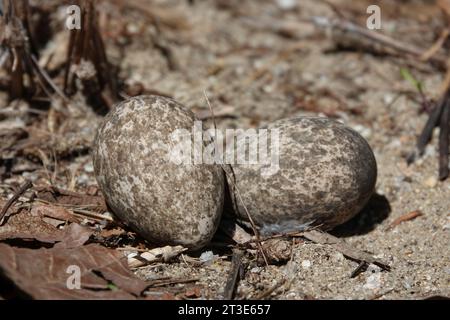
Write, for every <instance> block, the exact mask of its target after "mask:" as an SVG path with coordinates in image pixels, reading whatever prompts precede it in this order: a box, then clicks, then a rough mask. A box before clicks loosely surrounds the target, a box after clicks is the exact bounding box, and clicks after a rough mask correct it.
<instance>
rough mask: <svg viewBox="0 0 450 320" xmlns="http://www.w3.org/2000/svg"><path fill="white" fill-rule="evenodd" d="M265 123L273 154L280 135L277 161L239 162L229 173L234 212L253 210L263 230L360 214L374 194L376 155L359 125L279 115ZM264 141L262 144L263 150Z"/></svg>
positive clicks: (239, 148) (327, 224) (238, 148)
mask: <svg viewBox="0 0 450 320" xmlns="http://www.w3.org/2000/svg"><path fill="white" fill-rule="evenodd" d="M265 129H268V131H267V136H268V137H269V139H268V143H267V145H268V146H267V149H266V150H268V151H267V154H268V156H269V157H270V155H271V154H272V151H274V152H273V154H277V153H276V152H275V151H276V150H277V149H276V148H275V146H276V145H275V144H274V141H275V140H277V141H278V157H277V159H278V162H279V164H278V166H277V165H276V161H272V160H270V161H271V162H272V164H270V163H269V162H266V163H261V161H259V163H258V164H242V163H241V164H239V163H234V164H232V165H231V168H232V171H230V172H228V174H227V180H228V184H229V189H230V196H231V201H232V206H233V208H234V211H235V213H236V214H237V216H238V217H239V218H240V219H242V220H244V221H248V220H249V219H248V214H250V215H251V217H252V219H253V220H254V222H255V224H256V225H258V226H259V227H261V230H262V233H264V234H270V233H277V232H288V231H294V230H299V229H303V228H305V227H307V226H313V225H317V226H320V227H321V228H322V229H324V230H327V229H331V228H333V227H335V226H337V225H339V224H342V223H344V222H345V221H347V220H349V219H350V218H352V217H353V216H355V215H356V214H357V213H358V212H359V211H360V210H361V209H362V208H363V207H364V205H365V204H366V203H367V201H368V200H369V198H370V197H371V195H372V194H373V192H374V189H375V183H376V177H377V165H376V160H375V156H374V154H373V152H372V150H371V148H370V146H369V144H368V143H367V142H366V140H364V138H363V137H362V136H361V135H359V134H358V133H357V132H356V131H354V130H352V129H350V128H348V127H346V126H345V125H343V124H341V123H339V122H337V121H334V120H331V119H328V118H321V117H296V118H291V119H283V120H278V121H276V122H273V123H271V124H269V125H268V126H266V127H265ZM273 129H278V137H279V138H278V139H274V141H271V135H272V134H271V130H273ZM274 131H276V130H274ZM242 139H244V138H243V137H242V136H238V137H237V141H238V142H237V143H236V144H235V148H234V151H235V153H236V154H237V153H238V152H241V153H242V152H245V150H244V149H245V148H248V145H245V144H239V141H242ZM263 146H264V145H259V146H258V149H257V151H256V152H257V153H258V155H259V154H260V153H261V150H263V149H262V148H261V147H263ZM243 148H244V149H243ZM274 148H275V149H274ZM253 151H255V150H254V149H253ZM269 157H268V158H269ZM234 159H235V161H234V162H236V161H237V160H236V156H235V158H234ZM247 159H248V158H247ZM258 160H260V159H259V158H258ZM277 168H278V169H277ZM269 169H270V170H269ZM264 170H266V171H264ZM227 171H229V170H227ZM262 173H264V174H262ZM246 209H247V210H248V214H247V212H246Z"/></svg>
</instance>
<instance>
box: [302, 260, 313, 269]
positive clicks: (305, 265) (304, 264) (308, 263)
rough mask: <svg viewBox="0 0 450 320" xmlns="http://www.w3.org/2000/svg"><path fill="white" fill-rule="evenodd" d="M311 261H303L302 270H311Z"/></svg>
mask: <svg viewBox="0 0 450 320" xmlns="http://www.w3.org/2000/svg"><path fill="white" fill-rule="evenodd" d="M311 264H312V263H311V261H309V260H303V261H302V268H303V269H309V268H310V267H311Z"/></svg>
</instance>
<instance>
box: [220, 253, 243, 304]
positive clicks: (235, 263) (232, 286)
mask: <svg viewBox="0 0 450 320" xmlns="http://www.w3.org/2000/svg"><path fill="white" fill-rule="evenodd" d="M242 256H243V252H242V251H241V250H238V249H235V250H233V257H232V258H231V268H230V273H229V276H228V280H227V283H226V285H225V289H224V290H223V298H224V299H225V300H232V299H234V296H235V294H236V288H237V286H238V283H239V280H241V277H242V274H243V267H242Z"/></svg>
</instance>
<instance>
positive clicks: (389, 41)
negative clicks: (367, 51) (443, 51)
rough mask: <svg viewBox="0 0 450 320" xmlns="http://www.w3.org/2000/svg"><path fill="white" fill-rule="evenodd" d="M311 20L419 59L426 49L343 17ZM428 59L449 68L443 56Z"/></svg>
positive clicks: (321, 25) (323, 26) (324, 26)
mask: <svg viewBox="0 0 450 320" xmlns="http://www.w3.org/2000/svg"><path fill="white" fill-rule="evenodd" d="M310 21H311V22H312V23H314V24H315V25H316V26H318V27H322V28H332V29H334V30H340V31H343V32H349V33H353V34H356V35H359V36H362V37H363V38H366V39H368V40H370V41H372V42H375V43H378V44H381V45H383V46H387V47H390V48H392V49H394V50H395V51H397V52H401V53H406V54H410V55H412V56H414V57H415V58H417V59H420V58H421V57H422V56H423V55H424V51H423V50H422V49H421V48H418V47H415V46H413V45H411V44H408V43H404V42H402V41H399V40H398V39H393V38H391V37H389V36H387V35H384V34H381V33H378V32H375V31H372V30H369V29H366V28H363V27H360V26H358V25H356V24H354V23H352V22H350V21H346V20H342V19H329V18H327V17H313V18H311V19H310ZM428 61H430V62H431V63H433V64H435V65H437V66H438V67H439V68H441V69H446V68H447V61H446V58H444V57H443V56H440V55H439V56H438V55H434V56H431V57H429V59H428Z"/></svg>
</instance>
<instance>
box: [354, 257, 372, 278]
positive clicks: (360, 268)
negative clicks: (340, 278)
mask: <svg viewBox="0 0 450 320" xmlns="http://www.w3.org/2000/svg"><path fill="white" fill-rule="evenodd" d="M367 266H368V265H367V262H365V261H361V262H360V263H359V264H358V266H357V267H356V269H355V270H353V272H352V274H351V275H350V278H355V277H357V276H358V275H359V274H360V273H362V272H364V271H365V270H366V269H367Z"/></svg>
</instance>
